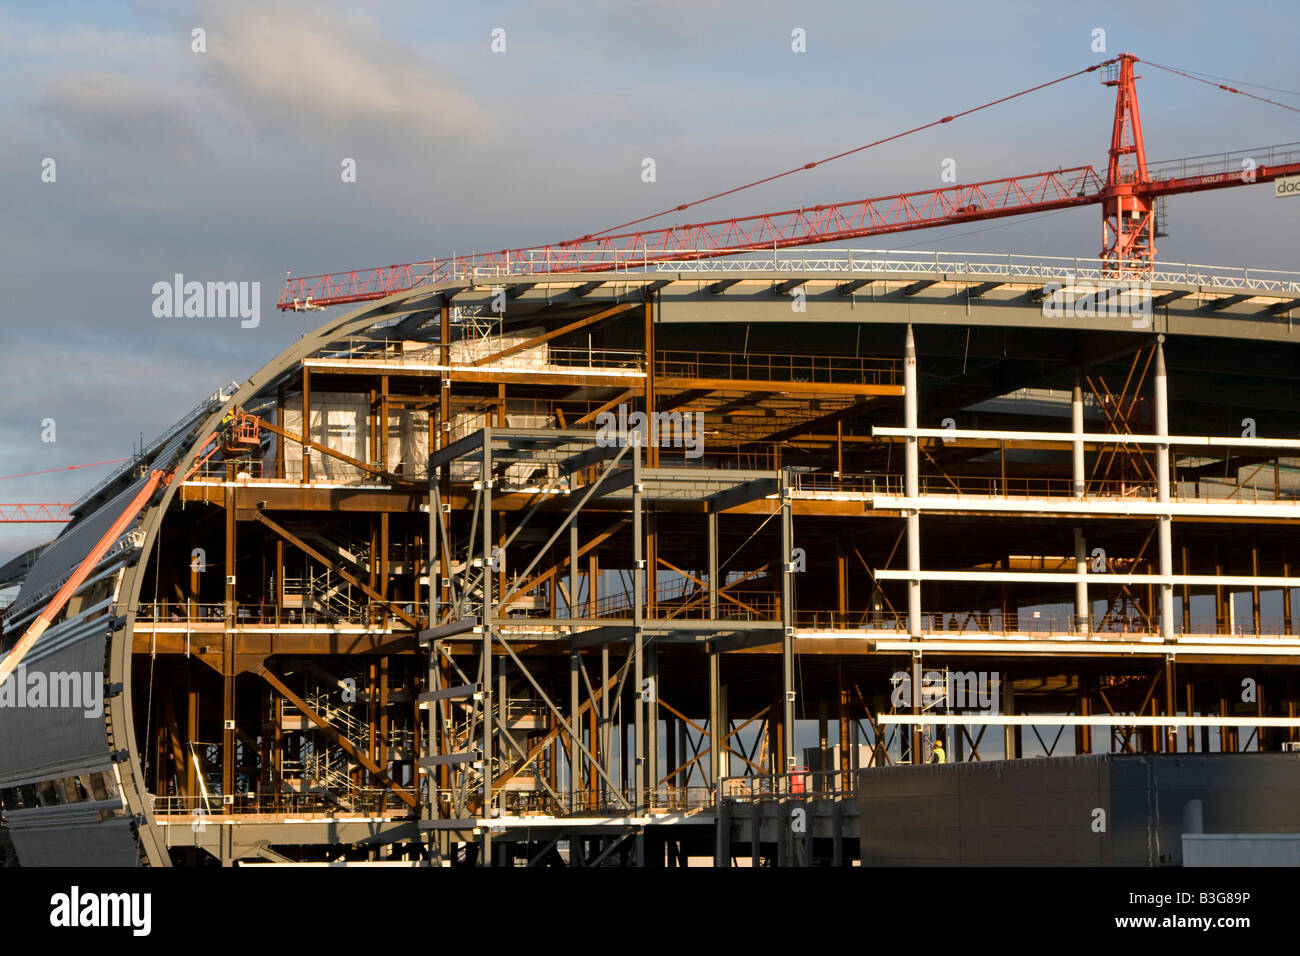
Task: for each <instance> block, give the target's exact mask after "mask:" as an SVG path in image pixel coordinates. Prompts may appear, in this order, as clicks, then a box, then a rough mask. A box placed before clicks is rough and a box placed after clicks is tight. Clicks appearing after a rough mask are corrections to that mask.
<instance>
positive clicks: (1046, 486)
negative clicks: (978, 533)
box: [794, 471, 1300, 503]
mask: <svg viewBox="0 0 1300 956" xmlns="http://www.w3.org/2000/svg"><path fill="white" fill-rule="evenodd" d="M917 481H918V490H919V491H920V493H921V494H922V495H944V496H949V495H960V496H969V497H973V498H1071V497H1074V481H1073V479H1070V478H1017V477H1014V476H1008V477H1006V478H1002V477H996V478H992V477H970V476H965V475H953V476H948V475H920V476H918V479H917ZM794 487H795V490H796V491H797V492H800V493H804V494H808V495H817V494H835V493H847V494H862V495H887V496H902V495H903V494H904V493H905V488H906V482H905V479H904V477H903V476H902V475H899V474H875V475H865V474H863V475H858V474H841V475H835V474H834V473H832V472H824V471H822V472H796V473H795V475H794ZM1084 489H1085V495H1086V497H1089V498H1129V499H1138V500H1149V501H1155V500H1156V483H1155V482H1154V481H1149V480H1148V481H1132V480H1120V479H1104V480H1099V479H1089V480H1088V481H1086V482H1085V483H1084ZM1170 499H1171V500H1174V501H1240V502H1250V503H1257V502H1279V501H1297V500H1300V488H1288V487H1275V486H1273V485H1272V484H1271V483H1270V484H1234V483H1232V482H1228V481H1219V480H1215V479H1202V480H1200V481H1194V482H1193V481H1177V482H1171V484H1170Z"/></svg>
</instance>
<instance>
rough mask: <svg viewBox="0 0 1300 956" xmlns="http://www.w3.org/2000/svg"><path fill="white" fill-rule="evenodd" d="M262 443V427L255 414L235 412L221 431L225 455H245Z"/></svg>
mask: <svg viewBox="0 0 1300 956" xmlns="http://www.w3.org/2000/svg"><path fill="white" fill-rule="evenodd" d="M261 444H262V429H261V425H260V423H259V422H258V418H257V416H256V415H246V414H244V413H242V412H241V413H239V414H237V415H236V416H235V417H234V418H233V419H232V420H231V421H230V423H229V424H228V425H227V426H226V428H225V430H224V431H223V433H222V445H223V446H224V448H225V451H226V454H227V455H232V454H233V455H246V454H248V453H249V452H251V451H253V450H255V449H257V448H259V447H260V446H261Z"/></svg>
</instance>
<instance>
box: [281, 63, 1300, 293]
mask: <svg viewBox="0 0 1300 956" xmlns="http://www.w3.org/2000/svg"><path fill="white" fill-rule="evenodd" d="M1139 62H1141V61H1139V59H1138V58H1137V57H1136V56H1133V55H1132V54H1130V53H1123V54H1120V55H1119V56H1118V57H1115V58H1114V59H1111V60H1106V61H1104V62H1102V63H1098V64H1096V65H1094V66H1090V67H1087V68H1085V69H1082V70H1078V71H1076V72H1074V73H1070V74H1067V75H1066V76H1063V77H1058V78H1057V79H1055V80H1051V81H1049V82H1048V83H1042V84H1039V85H1037V86H1034V87H1031V88H1029V89H1027V90H1022V91H1020V92H1018V93H1014V94H1012V95H1010V96H1005V97H1002V98H1000V99H997V100H994V101H992V102H990V103H985V104H983V105H982V106H977V107H975V108H973V109H968V110H965V111H963V112H962V113H957V114H954V115H952V116H945V117H942V118H941V119H938V120H935V121H934V122H932V123H927V124H924V125H923V126H918V127H916V128H915V129H911V130H907V131H905V132H903V133H899V134H897V135H895V136H890V137H888V138H886V139H882V140H878V141H877V142H876V143H869V144H867V145H866V146H862V147H859V148H858V149H853V150H848V151H847V152H844V153H840V154H838V155H837V156H832V157H829V159H827V160H821V161H819V162H814V163H807V164H805V165H804V166H800V167H796V168H795V169H792V170H789V171H787V172H784V173H780V174H778V175H776V176H769V177H766V178H765V179H761V180H758V181H757V182H755V183H750V184H748V185H746V186H741V187H738V188H736V189H731V190H728V191H727V192H725V193H719V194H717V195H715V196H710V197H706V198H705V199H702V200H698V201H697V202H693V203H686V204H683V205H680V206H676V207H674V208H673V209H672V210H666V211H665V212H664V213H658V214H655V215H653V216H648V217H646V218H645V219H638V220H634V221H633V222H631V223H625V224H624V226H621V227H615V228H616V229H623V228H625V227H627V226H635V225H640V224H641V223H643V222H646V221H648V220H649V219H656V218H659V216H661V215H666V214H667V213H669V212H679V211H682V210H685V209H687V208H689V207H690V206H694V205H698V204H699V203H700V202H705V201H707V200H708V199H716V198H718V197H719V196H724V195H729V194H730V193H734V192H739V191H740V190H741V189H747V188H749V187H750V186H755V185H758V184H759V183H765V182H770V181H772V180H774V179H779V178H781V177H782V176H787V175H791V174H793V173H796V172H799V171H801V170H804V169H811V168H813V167H815V166H818V165H821V163H823V162H828V161H830V160H833V159H838V158H840V157H842V156H847V155H849V154H850V153H856V152H859V151H861V150H862V149H867V148H869V147H870V146H875V145H878V144H879V143H883V142H888V141H889V140H893V139H898V138H901V137H902V136H907V135H910V134H911V133H915V132H918V131H920V130H923V129H928V128H931V127H934V126H939V125H942V124H944V123H950V122H952V121H953V120H954V119H956V118H958V117H960V116H965V115H968V114H970V113H974V112H977V111H979V110H982V109H986V108H988V107H990V106H994V105H996V104H998V103H1003V102H1006V101H1007V100H1010V99H1014V98H1015V97H1017V96H1023V95H1025V94H1027V93H1031V92H1034V91H1035V90H1040V89H1043V88H1044V87H1046V86H1051V85H1053V84H1055V83H1059V82H1062V81H1063V80H1067V79H1070V78H1072V77H1075V76H1080V75H1082V74H1084V73H1091V72H1093V71H1095V70H1099V69H1100V70H1104V71H1105V72H1104V73H1103V74H1102V75H1103V83H1104V84H1105V85H1107V86H1114V87H1115V88H1116V92H1115V120H1114V125H1113V127H1112V130H1111V143H1110V159H1109V162H1108V164H1107V167H1106V174H1105V177H1104V178H1103V177H1102V176H1101V175H1100V174H1099V173H1098V172H1097V171H1096V170H1095V169H1094V168H1093V167H1092V166H1073V167H1070V168H1058V169H1057V170H1055V171H1049V172H1041V173H1031V174H1029V175H1025V176H1012V177H1008V178H1006V179H991V180H987V181H984V182H978V183H972V184H968V185H955V186H947V187H943V188H940V189H929V190H921V191H918V192H911V193H900V194H897V195H891V196H880V197H876V198H872V199H860V200H855V201H852V202H845V203H834V204H830V205H824V206H813V207H811V208H807V207H805V208H800V209H787V210H784V211H781V212H770V213H763V214H760V215H757V216H747V217H738V218H731V219H719V220H714V221H711V222H701V223H695V224H692V225H684V226H669V227H667V228H655V229H637V230H632V231H623V232H615V231H614V230H606V231H604V232H601V233H593V234H589V235H586V236H582V237H580V238H577V239H572V240H568V241H565V242H559V243H554V244H551V245H543V246H530V247H524V248H519V249H509V250H502V251H500V252H492V253H486V254H476V255H473V256H456V257H451V258H446V259H434V260H426V261H423V262H410V263H405V264H402V265H390V266H379V267H377V268H372V269H362V270H350V271H346V272H335V273H328V274H324V275H317V276H301V277H298V278H292V277H290V278H288V279H286V282H285V287H284V291H283V293H282V294H281V296H280V301H279V303H278V307H279V308H280V309H281V310H282V311H284V310H304V309H315V308H323V307H325V306H328V305H337V304H342V303H346V302H363V301H367V300H370V299H380V298H383V297H384V296H387V295H391V294H392V293H394V292H400V291H403V290H405V289H410V288H414V287H415V286H419V285H427V284H430V283H434V282H439V281H442V280H444V279H450V278H454V277H456V276H460V275H465V274H473V273H476V272H477V273H480V274H482V273H487V274H513V273H529V272H606V271H612V270H616V269H628V268H635V267H636V266H641V265H645V266H648V265H650V264H651V263H660V262H683V261H690V260H697V259H710V258H719V257H723V256H730V255H736V254H738V253H745V252H757V251H766V250H777V249H783V248H789V247H791V246H806V245H813V244H817V243H824V242H834V241H837V240H845V239H857V238H861V237H863V236H877V235H884V234H887V233H895V232H905V231H909V230H914V229H930V228H934V227H936V226H947V225H955V224H958V223H968V222H973V221H976V220H983V219H998V218H1002V217H1006V216H1020V215H1025V214H1028V213H1041V212H1047V211H1050V210H1056V209H1064V208H1067V207H1070V206H1083V205H1091V204H1094V203H1098V204H1100V205H1101V207H1102V223H1103V225H1102V250H1101V256H1100V258H1101V259H1102V261H1103V265H1104V269H1105V271H1106V272H1107V273H1108V274H1111V275H1113V276H1115V277H1117V278H1119V277H1125V276H1137V275H1141V274H1143V273H1149V272H1150V271H1151V270H1152V263H1153V261H1154V258H1155V252H1156V248H1155V236H1156V201H1157V200H1158V199H1159V198H1160V197H1162V196H1167V195H1171V194H1173V193H1190V192H1200V191H1203V190H1207V189H1222V188H1225V187H1229V186H1241V185H1251V184H1254V183H1265V182H1269V181H1271V180H1274V179H1277V178H1279V177H1282V176H1291V175H1295V174H1300V143H1289V144H1285V145H1283V146H1275V147H1267V148H1266V149H1264V150H1259V151H1255V155H1253V156H1249V157H1244V158H1242V165H1241V167H1240V168H1237V169H1233V168H1232V166H1233V162H1234V161H1235V160H1236V159H1238V158H1241V157H1237V156H1234V155H1233V154H1222V156H1221V157H1220V158H1221V166H1219V167H1217V168H1207V167H1212V166H1213V163H1209V162H1206V163H1199V162H1197V160H1200V159H1202V157H1194V158H1192V159H1190V160H1176V161H1174V162H1172V163H1168V164H1164V165H1163V166H1162V168H1161V169H1160V170H1157V171H1155V172H1154V173H1153V172H1152V171H1151V170H1149V169H1148V167H1147V161H1146V148H1145V145H1144V143H1143V139H1142V120H1141V116H1140V113H1139V110H1138V99H1137V86H1136V81H1137V80H1138V79H1139V78H1140V77H1138V76H1137V75H1135V74H1134V72H1133V68H1134V66H1135V65H1136V64H1137V63H1139ZM1150 65H1151V66H1155V67H1157V68H1158V69H1161V70H1166V71H1168V72H1171V73H1175V74H1179V75H1182V76H1186V77H1188V78H1190V79H1194V80H1199V81H1200V82H1207V83H1208V82H1209V81H1207V80H1202V79H1201V78H1200V77H1196V76H1191V75H1190V74H1188V73H1185V72H1183V71H1181V70H1177V69H1173V68H1171V67H1164V66H1160V65H1159V64H1154V63H1152V64H1150ZM1210 85H1212V86H1217V87H1218V88H1220V89H1222V90H1226V91H1228V92H1230V93H1237V94H1241V95H1244V96H1249V97H1251V98H1253V99H1261V100H1263V99H1264V98H1263V97H1258V96H1255V95H1254V94H1251V93H1244V92H1243V91H1241V90H1237V89H1234V88H1232V87H1229V86H1224V85H1223V84H1220V83H1211V84H1210ZM1265 102H1269V103H1273V105H1276V106H1282V107H1283V108H1284V109H1290V110H1294V111H1296V112H1300V109H1296V108H1295V107H1291V106H1287V105H1286V104H1282V103H1276V102H1274V101H1273V100H1265ZM1257 157H1258V158H1263V159H1264V162H1262V163H1261V162H1258V158H1257ZM1189 164H1190V165H1191V166H1192V167H1193V168H1194V169H1195V171H1194V174H1192V175H1188V174H1187V172H1188V167H1189ZM1197 167H1199V168H1197ZM1174 171H1178V172H1179V175H1173V173H1174Z"/></svg>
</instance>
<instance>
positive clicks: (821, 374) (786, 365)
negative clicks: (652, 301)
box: [655, 350, 902, 385]
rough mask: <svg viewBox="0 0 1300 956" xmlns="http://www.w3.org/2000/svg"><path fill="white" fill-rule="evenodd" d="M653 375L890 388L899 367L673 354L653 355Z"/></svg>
mask: <svg viewBox="0 0 1300 956" xmlns="http://www.w3.org/2000/svg"><path fill="white" fill-rule="evenodd" d="M655 371H656V373H657V374H658V375H662V376H666V377H670V378H715V379H716V378H721V379H739V380H754V381H762V382H809V383H821V384H835V383H839V384H851V385H862V384H872V385H894V384H897V383H898V381H899V379H900V377H901V373H902V363H901V362H900V361H899V360H898V359H891V358H861V357H854V356H849V355H795V354H788V353H776V352H772V353H768V352H687V351H678V350H673V351H663V352H657V353H655Z"/></svg>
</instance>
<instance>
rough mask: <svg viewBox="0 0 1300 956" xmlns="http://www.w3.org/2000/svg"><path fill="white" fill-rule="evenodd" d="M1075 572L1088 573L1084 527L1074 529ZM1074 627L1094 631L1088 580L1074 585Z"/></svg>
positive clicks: (1082, 631) (1079, 631) (1087, 631)
mask: <svg viewBox="0 0 1300 956" xmlns="http://www.w3.org/2000/svg"><path fill="white" fill-rule="evenodd" d="M1074 573H1075V574H1087V573H1088V545H1087V543H1086V542H1085V541H1084V540H1083V529H1082V528H1075V529H1074ZM1074 629H1075V631H1077V632H1078V633H1079V634H1081V635H1087V634H1089V633H1091V632H1092V606H1091V604H1090V603H1089V601H1088V582H1087V581H1078V582H1076V583H1075V585H1074Z"/></svg>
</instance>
